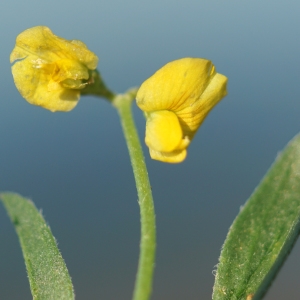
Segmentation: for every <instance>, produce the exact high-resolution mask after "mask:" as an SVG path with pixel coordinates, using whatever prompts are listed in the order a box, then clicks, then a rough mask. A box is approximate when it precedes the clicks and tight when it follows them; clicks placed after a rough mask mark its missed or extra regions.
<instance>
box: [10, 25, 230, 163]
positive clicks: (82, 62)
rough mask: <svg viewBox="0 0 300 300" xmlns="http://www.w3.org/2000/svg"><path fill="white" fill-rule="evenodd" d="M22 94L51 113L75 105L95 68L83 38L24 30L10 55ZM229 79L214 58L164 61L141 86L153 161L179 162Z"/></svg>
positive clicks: (139, 97) (139, 102)
mask: <svg viewBox="0 0 300 300" xmlns="http://www.w3.org/2000/svg"><path fill="white" fill-rule="evenodd" d="M10 61H11V62H12V63H14V64H13V66H12V73H13V76H14V81H15V84H16V86H17V88H18V90H19V92H20V93H21V95H22V96H23V97H24V98H25V99H26V100H27V101H28V102H29V103H31V104H34V105H39V106H42V107H44V108H46V109H49V110H51V111H69V110H71V109H73V108H74V107H75V106H76V104H77V102H78V101H79V97H80V90H81V89H83V88H84V87H85V86H86V84H87V83H88V80H89V70H94V69H96V67H97V63H98V58H97V56H96V55H95V54H94V53H93V52H91V51H89V50H88V49H87V47H86V45H85V44H84V43H82V42H80V41H77V40H72V41H67V40H65V39H63V38H60V37H57V36H55V35H54V34H53V33H52V32H51V30H50V29H49V28H47V27H44V26H37V27H33V28H31V29H27V30H25V31H24V32H22V33H21V34H20V35H19V36H18V37H17V41H16V46H15V48H14V50H13V52H12V53H11V56H10ZM226 83H227V78H226V77H225V76H223V75H221V74H218V73H216V71H215V67H214V65H213V64H212V62H211V61H209V60H206V59H200V58H183V59H179V60H176V61H173V62H170V63H168V64H166V65H165V66H164V67H162V68H161V69H160V70H158V71H157V72H156V73H155V74H154V75H153V76H151V77H150V78H149V79H147V80H146V81H145V82H144V83H143V84H142V85H141V87H140V89H139V90H138V93H137V96H136V100H137V105H138V106H139V108H140V109H141V110H143V111H144V112H145V115H146V138H145V142H146V144H147V146H148V147H149V149H150V155H151V157H152V158H153V159H156V160H160V161H163V162H169V163H178V162H181V161H183V160H184V159H185V157H186V149H187V147H188V146H189V144H190V142H191V140H192V139H193V137H194V135H195V133H196V131H197V130H198V128H199V126H200V125H201V123H202V122H203V120H204V119H205V117H206V116H207V114H208V113H209V111H210V110H211V109H212V108H213V107H214V106H215V105H216V104H217V103H218V102H219V101H220V100H221V99H222V98H223V97H224V96H225V95H226V93H227V92H226Z"/></svg>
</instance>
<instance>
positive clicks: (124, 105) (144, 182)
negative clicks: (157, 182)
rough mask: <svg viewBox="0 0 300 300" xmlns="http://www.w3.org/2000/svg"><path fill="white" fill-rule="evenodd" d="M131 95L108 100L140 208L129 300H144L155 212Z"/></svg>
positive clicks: (147, 294) (153, 244) (153, 242)
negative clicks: (137, 252) (116, 116)
mask: <svg viewBox="0 0 300 300" xmlns="http://www.w3.org/2000/svg"><path fill="white" fill-rule="evenodd" d="M135 95H136V90H131V91H129V92H127V93H126V94H124V95H117V96H116V97H115V98H114V99H113V100H112V104H113V105H114V106H115V107H116V108H117V110H118V113H119V115H120V119H121V124H122V128H123V132H124V135H125V140H126V143H127V147H128V151H129V156H130V160H131V165H132V168H133V173H134V177H135V182H136V187H137V192H138V203H139V206H140V218H141V241H140V257H139V265H138V271H137V277H136V282H135V288H134V294H133V300H148V299H149V298H150V295H151V291H152V280H153V270H154V260H155V250H156V228H155V212H154V204H153V199H152V191H151V186H150V182H149V177H148V172H147V168H146V164H145V160H144V156H143V152H142V148H141V144H140V141H139V137H138V134H137V131H136V127H135V124H134V121H133V116H132V112H131V102H132V100H133V99H134V98H135Z"/></svg>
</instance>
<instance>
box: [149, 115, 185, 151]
mask: <svg viewBox="0 0 300 300" xmlns="http://www.w3.org/2000/svg"><path fill="white" fill-rule="evenodd" d="M181 140H182V130H181V126H180V124H179V121H178V118H177V116H176V114H175V113H173V112H171V111H167V110H162V111H157V112H153V113H150V114H149V115H148V116H147V123H146V138H145V142H146V145H147V146H148V147H149V148H151V149H153V150H155V151H162V152H172V151H173V150H175V149H176V148H177V147H178V145H179V144H180V142H181Z"/></svg>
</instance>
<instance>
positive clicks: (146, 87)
mask: <svg viewBox="0 0 300 300" xmlns="http://www.w3.org/2000/svg"><path fill="white" fill-rule="evenodd" d="M226 83H227V78H226V77H225V76H224V75H221V74H218V73H216V70H215V67H214V65H213V64H212V62H211V61H209V60H206V59H201V58H183V59H179V60H175V61H172V62H170V63H168V64H166V65H165V66H164V67H162V68H161V69H159V70H158V71H157V72H156V73H155V74H154V75H152V76H151V77H150V78H148V79H147V80H146V81H145V82H144V83H143V84H142V85H141V87H140V89H139V91H138V93H137V97H136V100H137V105H138V107H139V108H140V109H141V110H143V111H144V112H145V115H146V137H145V142H146V144H147V146H148V147H149V150H150V156H151V157H152V158H153V159H156V160H160V161H163V162H168V163H179V162H181V161H183V160H184V159H185V157H186V154H187V151H186V149H187V147H188V146H189V144H190V142H191V140H192V139H193V137H194V135H195V133H196V131H197V130H198V128H199V126H200V125H201V123H202V122H203V121H204V119H205V117H206V116H207V114H208V113H209V111H210V110H211V109H212V108H213V107H214V106H215V105H216V104H217V103H218V102H219V101H220V100H221V99H222V98H223V97H224V96H226V94H227V91H226Z"/></svg>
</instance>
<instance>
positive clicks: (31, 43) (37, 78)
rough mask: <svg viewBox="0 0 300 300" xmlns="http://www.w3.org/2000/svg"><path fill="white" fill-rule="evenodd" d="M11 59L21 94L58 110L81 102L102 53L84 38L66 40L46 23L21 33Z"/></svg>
mask: <svg viewBox="0 0 300 300" xmlns="http://www.w3.org/2000/svg"><path fill="white" fill-rule="evenodd" d="M10 62H11V63H12V64H13V65H12V74H13V77H14V81H15V84H16V87H17V89H18V90H19V92H20V94H21V95H22V96H23V97H24V98H25V99H26V100H27V101H28V102H29V103H31V104H33V105H38V106H41V107H43V108H46V109H48V110H50V111H52V112H55V111H70V110H71V109H73V108H74V107H75V106H76V105H77V103H78V101H79V98H80V89H82V88H84V87H85V85H86V82H87V80H88V79H89V72H88V71H89V70H94V69H96V67H97V63H98V57H97V56H96V55H95V54H94V53H93V52H91V51H90V50H88V48H87V46H86V45H85V44H84V43H83V42H81V41H77V40H71V41H68V40H65V39H63V38H60V37H58V36H56V35H54V34H53V33H52V31H51V30H50V29H49V28H48V27H46V26H36V27H33V28H29V29H27V30H25V31H23V32H22V33H20V34H19V35H18V37H17V39H16V45H15V48H14V49H13V51H12V53H11V55H10Z"/></svg>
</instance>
